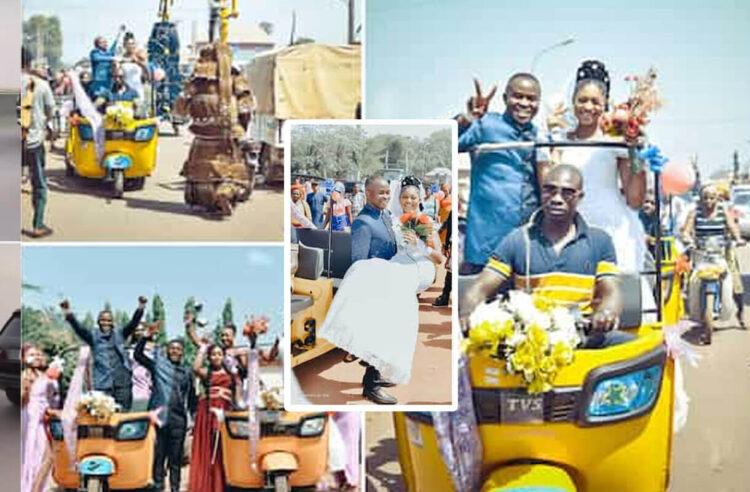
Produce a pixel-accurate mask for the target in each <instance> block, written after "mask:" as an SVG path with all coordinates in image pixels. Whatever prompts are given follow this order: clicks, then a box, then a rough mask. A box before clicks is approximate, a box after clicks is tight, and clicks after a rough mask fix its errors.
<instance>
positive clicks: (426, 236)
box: [400, 212, 433, 247]
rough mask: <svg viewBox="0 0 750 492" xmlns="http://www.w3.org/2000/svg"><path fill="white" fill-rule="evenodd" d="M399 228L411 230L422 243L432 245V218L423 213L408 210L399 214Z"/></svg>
mask: <svg viewBox="0 0 750 492" xmlns="http://www.w3.org/2000/svg"><path fill="white" fill-rule="evenodd" d="M400 222H401V230H402V231H412V232H414V233H415V234H416V235H417V237H419V239H421V240H422V241H424V243H425V244H426V245H427V246H429V247H432V229H433V227H432V219H430V218H429V217H428V216H426V215H425V214H419V213H417V212H409V213H405V214H403V215H401V219H400Z"/></svg>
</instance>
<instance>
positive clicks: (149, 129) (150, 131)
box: [133, 125, 156, 142]
mask: <svg viewBox="0 0 750 492" xmlns="http://www.w3.org/2000/svg"><path fill="white" fill-rule="evenodd" d="M154 133H156V127H155V126H154V125H149V126H142V127H140V128H139V129H137V130H136V131H135V136H134V137H133V140H135V141H136V142H146V141H148V140H151V139H152V138H153V137H154Z"/></svg>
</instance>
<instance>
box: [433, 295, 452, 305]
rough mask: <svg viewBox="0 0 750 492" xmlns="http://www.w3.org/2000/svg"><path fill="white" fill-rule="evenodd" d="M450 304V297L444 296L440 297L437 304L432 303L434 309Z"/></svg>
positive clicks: (436, 300)
mask: <svg viewBox="0 0 750 492" xmlns="http://www.w3.org/2000/svg"><path fill="white" fill-rule="evenodd" d="M449 302H450V298H449V297H443V296H442V295H440V296H438V298H437V299H435V302H433V303H432V306H433V307H445V306H447V305H448V303H449Z"/></svg>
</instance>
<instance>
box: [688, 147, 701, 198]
mask: <svg viewBox="0 0 750 492" xmlns="http://www.w3.org/2000/svg"><path fill="white" fill-rule="evenodd" d="M690 165H691V166H692V167H693V172H694V173H695V186H694V187H693V189H694V190H700V187H701V171H700V169H699V168H698V154H693V155H692V156H690Z"/></svg>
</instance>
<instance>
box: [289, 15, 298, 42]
mask: <svg viewBox="0 0 750 492" xmlns="http://www.w3.org/2000/svg"><path fill="white" fill-rule="evenodd" d="M296 27H297V11H296V10H292V32H291V33H290V34H289V46H292V45H293V44H294V30H295V29H296Z"/></svg>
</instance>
